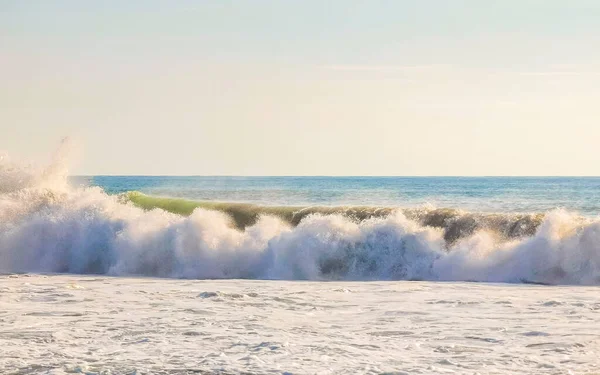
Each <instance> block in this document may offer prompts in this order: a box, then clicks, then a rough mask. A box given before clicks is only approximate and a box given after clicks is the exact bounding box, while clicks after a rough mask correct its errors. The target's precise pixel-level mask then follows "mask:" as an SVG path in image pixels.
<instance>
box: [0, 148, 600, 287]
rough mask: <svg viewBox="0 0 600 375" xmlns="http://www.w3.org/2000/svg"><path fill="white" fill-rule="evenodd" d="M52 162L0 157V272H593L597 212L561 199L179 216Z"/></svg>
mask: <svg viewBox="0 0 600 375" xmlns="http://www.w3.org/2000/svg"><path fill="white" fill-rule="evenodd" d="M61 162H62V161H61V159H60V158H58V159H57V160H55V161H54V163H53V164H52V165H51V166H50V167H48V168H45V169H42V170H39V169H31V168H22V167H18V166H16V165H9V164H7V162H6V161H5V160H3V161H1V162H0V163H1V166H0V177H1V179H0V271H1V272H67V273H98V274H110V275H147V276H160V277H178V278H265V279H271V278H275V279H303V280H304V279H310V280H415V279H420V280H421V279H423V280H463V281H464V280H466V281H498V282H536V283H551V284H561V283H568V284H600V222H598V221H595V220H589V219H583V218H581V217H580V216H578V215H576V214H573V213H569V212H566V211H562V210H555V211H551V212H548V213H546V214H544V215H537V216H535V215H534V216H531V217H530V218H529V219H527V220H529V221H530V222H531V223H532V224H531V225H529V226H527V225H524V226H520V224H518V223H519V220H524V219H523V218H520V219H519V218H517V219H514V218H513V219H511V220H512V221H511V220H508V219H506V217H503V216H493V215H491V216H490V215H487V216H486V215H481V214H469V215H466V216H465V214H464V213H462V214H460V213H458V214H456V212H455V213H450V214H446V215H444V214H443V212H442V211H437V212H436V211H435V210H433V211H421V212H417V211H414V212H410V211H406V210H405V211H402V210H396V209H391V208H390V209H386V210H379V211H369V212H371V213H372V214H370V215H366V216H365V217H362V218H357V217H356V215H354V216H353V215H349V214H348V212H333V211H332V212H319V211H318V210H313V211H310V210H309V211H307V212H306V213H305V214H304V215H301V216H300V217H298V216H297V215H296V216H295V217H296V219H294V220H296V221H294V220H288V219H286V217H285V215H284V216H283V217H282V215H281V214H277V213H269V212H256V214H255V217H254V218H253V220H251V221H248V222H247V223H245V224H246V225H240V223H239V222H236V218H235V215H229V214H228V213H227V210H224V211H225V212H220V211H217V210H215V209H212V210H211V209H207V208H202V207H197V208H193V210H192V211H191V214H190V215H189V216H184V215H179V214H174V213H171V212H167V211H165V210H162V209H152V210H144V209H142V208H139V207H136V206H135V205H134V204H132V203H131V202H124V201H123V199H122V197H117V196H110V195H107V194H106V193H105V192H104V191H102V189H100V188H97V187H92V188H76V187H71V186H69V185H68V184H67V183H66V173H65V172H64V168H62V167H60V163H61ZM213 208H215V207H213ZM361 212H363V213H364V212H367V211H361ZM432 212H433V213H432ZM449 212H450V211H449ZM478 215H479V216H478ZM498 215H499V214H498ZM232 216H233V218H232ZM515 220H516V221H515ZM527 220H525V223H529V221H527ZM461 222H462V223H463V224H460V223H461ZM453 223H459V224H454V225H455V227H453V226H452V225H453ZM469 223H470V224H469ZM473 223H475V224H473ZM481 223H483V224H481ZM502 223H504V224H502ZM515 223H516V224H515ZM522 223H523V221H521V224H522ZM523 227H525V228H526V230H521V231H520V230H517V229H514V230H512V231H511V230H508V231H507V230H504V229H502V228H509V229H510V228H523ZM449 228H458V229H456V230H455V232H456V231H457V232H459V234H458V235H451V236H449V235H448V233H449V232H452V230H450V231H449ZM460 228H469V230H468V231H462V232H461V230H459V229H460Z"/></svg>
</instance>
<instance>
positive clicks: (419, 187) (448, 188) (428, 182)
mask: <svg viewBox="0 0 600 375" xmlns="http://www.w3.org/2000/svg"><path fill="white" fill-rule="evenodd" d="M72 180H73V183H74V184H82V185H92V186H99V187H101V188H103V189H104V190H105V191H106V192H107V193H108V194H121V193H125V192H129V191H139V192H141V193H143V194H146V195H151V196H163V197H173V198H183V199H189V200H197V201H216V202H239V203H252V204H257V205H265V206H383V207H407V208H410V207H418V206H423V205H432V206H434V207H439V208H441V207H443V208H453V209H462V210H467V211H475V212H499V213H503V212H504V213H508V212H511V213H527V212H546V211H549V210H553V209H556V208H563V209H566V210H569V211H574V212H577V213H579V214H581V215H583V216H596V215H598V213H600V177H196V176H195V177H155V176H93V177H73V178H72Z"/></svg>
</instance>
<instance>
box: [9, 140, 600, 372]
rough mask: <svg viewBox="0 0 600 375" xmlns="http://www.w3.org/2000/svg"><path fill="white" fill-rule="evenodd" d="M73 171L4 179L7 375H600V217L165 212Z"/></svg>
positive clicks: (263, 209)
mask: <svg viewBox="0 0 600 375" xmlns="http://www.w3.org/2000/svg"><path fill="white" fill-rule="evenodd" d="M65 158H66V156H65V155H63V153H62V152H60V151H59V152H58V153H57V154H56V156H55V158H54V160H53V161H52V162H51V163H50V165H49V166H47V167H43V168H40V167H35V166H31V165H22V164H20V163H15V162H11V161H10V159H9V158H8V157H4V158H2V159H1V160H0V273H1V274H2V276H0V373H7V374H38V373H43V374H64V373H87V374H124V373H128V374H131V373H135V374H156V373H158V374H187V373H221V374H235V373H248V374H305V373H306V374H317V373H318V374H341V373H345V374H356V373H369V374H382V373H388V374H392V373H393V374H439V373H458V374H477V373H479V374H515V373H522V374H532V373H548V374H585V373H594V372H597V371H599V370H598V365H599V364H600V363H599V361H598V359H597V358H598V350H599V349H600V346H599V340H598V337H600V336H599V335H600V328H598V327H599V325H598V324H597V323H598V311H600V297H599V296H598V289H597V287H596V286H597V285H598V284H600V221H599V220H598V219H597V218H596V217H594V216H592V215H582V214H580V213H578V212H576V211H571V210H568V209H561V208H559V209H552V210H548V211H543V212H487V211H469V210H464V209H460V208H455V207H442V208H437V207H434V206H429V205H425V206H422V205H421V206H405V207H403V206H400V205H398V206H390V205H386V206H382V205H380V206H378V205H372V204H370V203H371V202H366V203H367V204H364V205H338V204H335V205H264V204H261V203H260V202H229V203H228V202H226V201H225V202H223V201H222V202H218V201H202V200H189V199H182V198H180V197H179V198H177V197H175V198H173V197H154V196H150V195H147V194H146V192H141V193H140V192H132V190H137V189H135V188H130V187H127V186H125V187H124V190H123V191H122V192H113V191H110V189H105V188H103V187H101V186H93V185H89V184H88V185H82V184H75V183H73V180H72V179H70V178H69V177H68V171H67V169H66V168H65V165H66V163H65V160H64V159H65ZM359 195H360V194H359Z"/></svg>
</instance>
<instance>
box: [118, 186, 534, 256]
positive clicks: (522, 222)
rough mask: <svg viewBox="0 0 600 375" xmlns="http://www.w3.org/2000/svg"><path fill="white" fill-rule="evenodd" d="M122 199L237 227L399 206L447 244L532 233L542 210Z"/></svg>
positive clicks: (363, 214) (370, 213) (378, 213)
mask: <svg viewBox="0 0 600 375" xmlns="http://www.w3.org/2000/svg"><path fill="white" fill-rule="evenodd" d="M124 198H125V200H126V201H129V202H131V203H133V204H134V205H135V206H137V207H140V208H142V209H145V210H152V209H157V208H158V209H162V210H165V211H169V212H172V213H175V214H178V215H184V216H187V215H190V214H191V213H192V212H193V211H194V210H195V209H196V208H203V209H207V210H215V211H221V212H224V213H225V214H227V215H229V216H230V217H231V218H232V220H233V224H234V225H235V226H236V227H237V228H238V229H244V228H246V227H248V226H251V225H253V224H254V223H256V221H257V220H258V219H259V217H260V216H263V215H269V216H276V217H278V218H280V219H281V220H284V221H286V222H287V223H289V224H290V225H293V226H296V225H298V224H299V223H300V221H302V219H304V218H305V217H307V216H309V215H312V214H322V215H343V216H345V217H348V218H350V219H352V220H356V221H363V220H367V219H370V218H375V217H385V216H388V215H390V214H391V213H393V212H394V211H397V210H400V211H401V212H402V213H403V214H404V215H406V217H407V218H409V219H411V220H415V221H417V222H419V223H420V224H421V225H425V226H429V227H434V228H441V229H443V231H444V239H445V240H446V241H447V243H448V244H452V243H454V242H455V241H457V240H459V239H461V238H465V237H468V236H469V235H471V234H473V233H474V232H475V231H477V230H479V229H487V230H491V231H493V232H495V233H497V234H498V235H500V236H501V237H503V238H507V239H510V238H521V237H526V236H532V235H533V234H534V233H535V231H536V230H537V228H538V226H539V225H540V223H541V222H542V220H543V219H544V216H545V215H544V214H543V213H533V214H504V213H477V212H464V211H460V210H456V209H451V208H433V209H424V208H406V209H399V208H397V207H368V206H350V207H343V206H339V207H327V206H312V207H294V206H279V207H278V206H259V205H255V204H249V203H230V202H203V201H190V200H186V199H181V198H165V197H153V196H149V195H145V194H143V193H140V192H137V191H134V192H129V193H126V194H125V195H124Z"/></svg>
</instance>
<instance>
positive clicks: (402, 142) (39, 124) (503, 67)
mask: <svg viewBox="0 0 600 375" xmlns="http://www.w3.org/2000/svg"><path fill="white" fill-rule="evenodd" d="M598 20H600V2H597V1H586V0H578V1H571V2H564V1H553V0H546V1H542V0H524V1H516V0H507V1H474V0H454V1H441V0H438V1H434V0H423V1H391V0H390V1H383V0H381V1H348V0H347V1H328V2H317V1H289V2H287V1H286V2H283V1H274V0H271V1H266V0H265V1H252V2H251V1H178V2H169V1H127V2H118V1H103V2H79V1H54V2H45V1H27V2H24V1H7V0H0V81H2V82H3V84H2V85H1V86H0V140H1V142H0V150H6V152H7V153H9V154H10V155H16V156H18V157H24V158H38V159H40V158H44V155H47V154H49V153H50V152H51V151H52V149H53V148H54V147H56V144H57V143H58V141H59V140H60V139H61V138H62V137H63V136H65V135H69V136H72V137H74V138H76V139H78V140H79V142H80V143H81V145H82V148H83V150H84V152H83V156H82V157H81V159H80V160H78V161H77V163H76V165H75V166H74V170H73V171H74V173H76V174H157V175H162V174H186V175H203V174H208V175H598V174H600V172H599V170H598V165H600V153H598V152H597V140H598V139H600V126H599V125H598V119H599V118H600V116H599V115H600V107H599V106H598V105H597V103H599V102H600V52H599V51H598V49H597V48H595V47H596V46H598V45H600V24H599V23H598Z"/></svg>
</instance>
